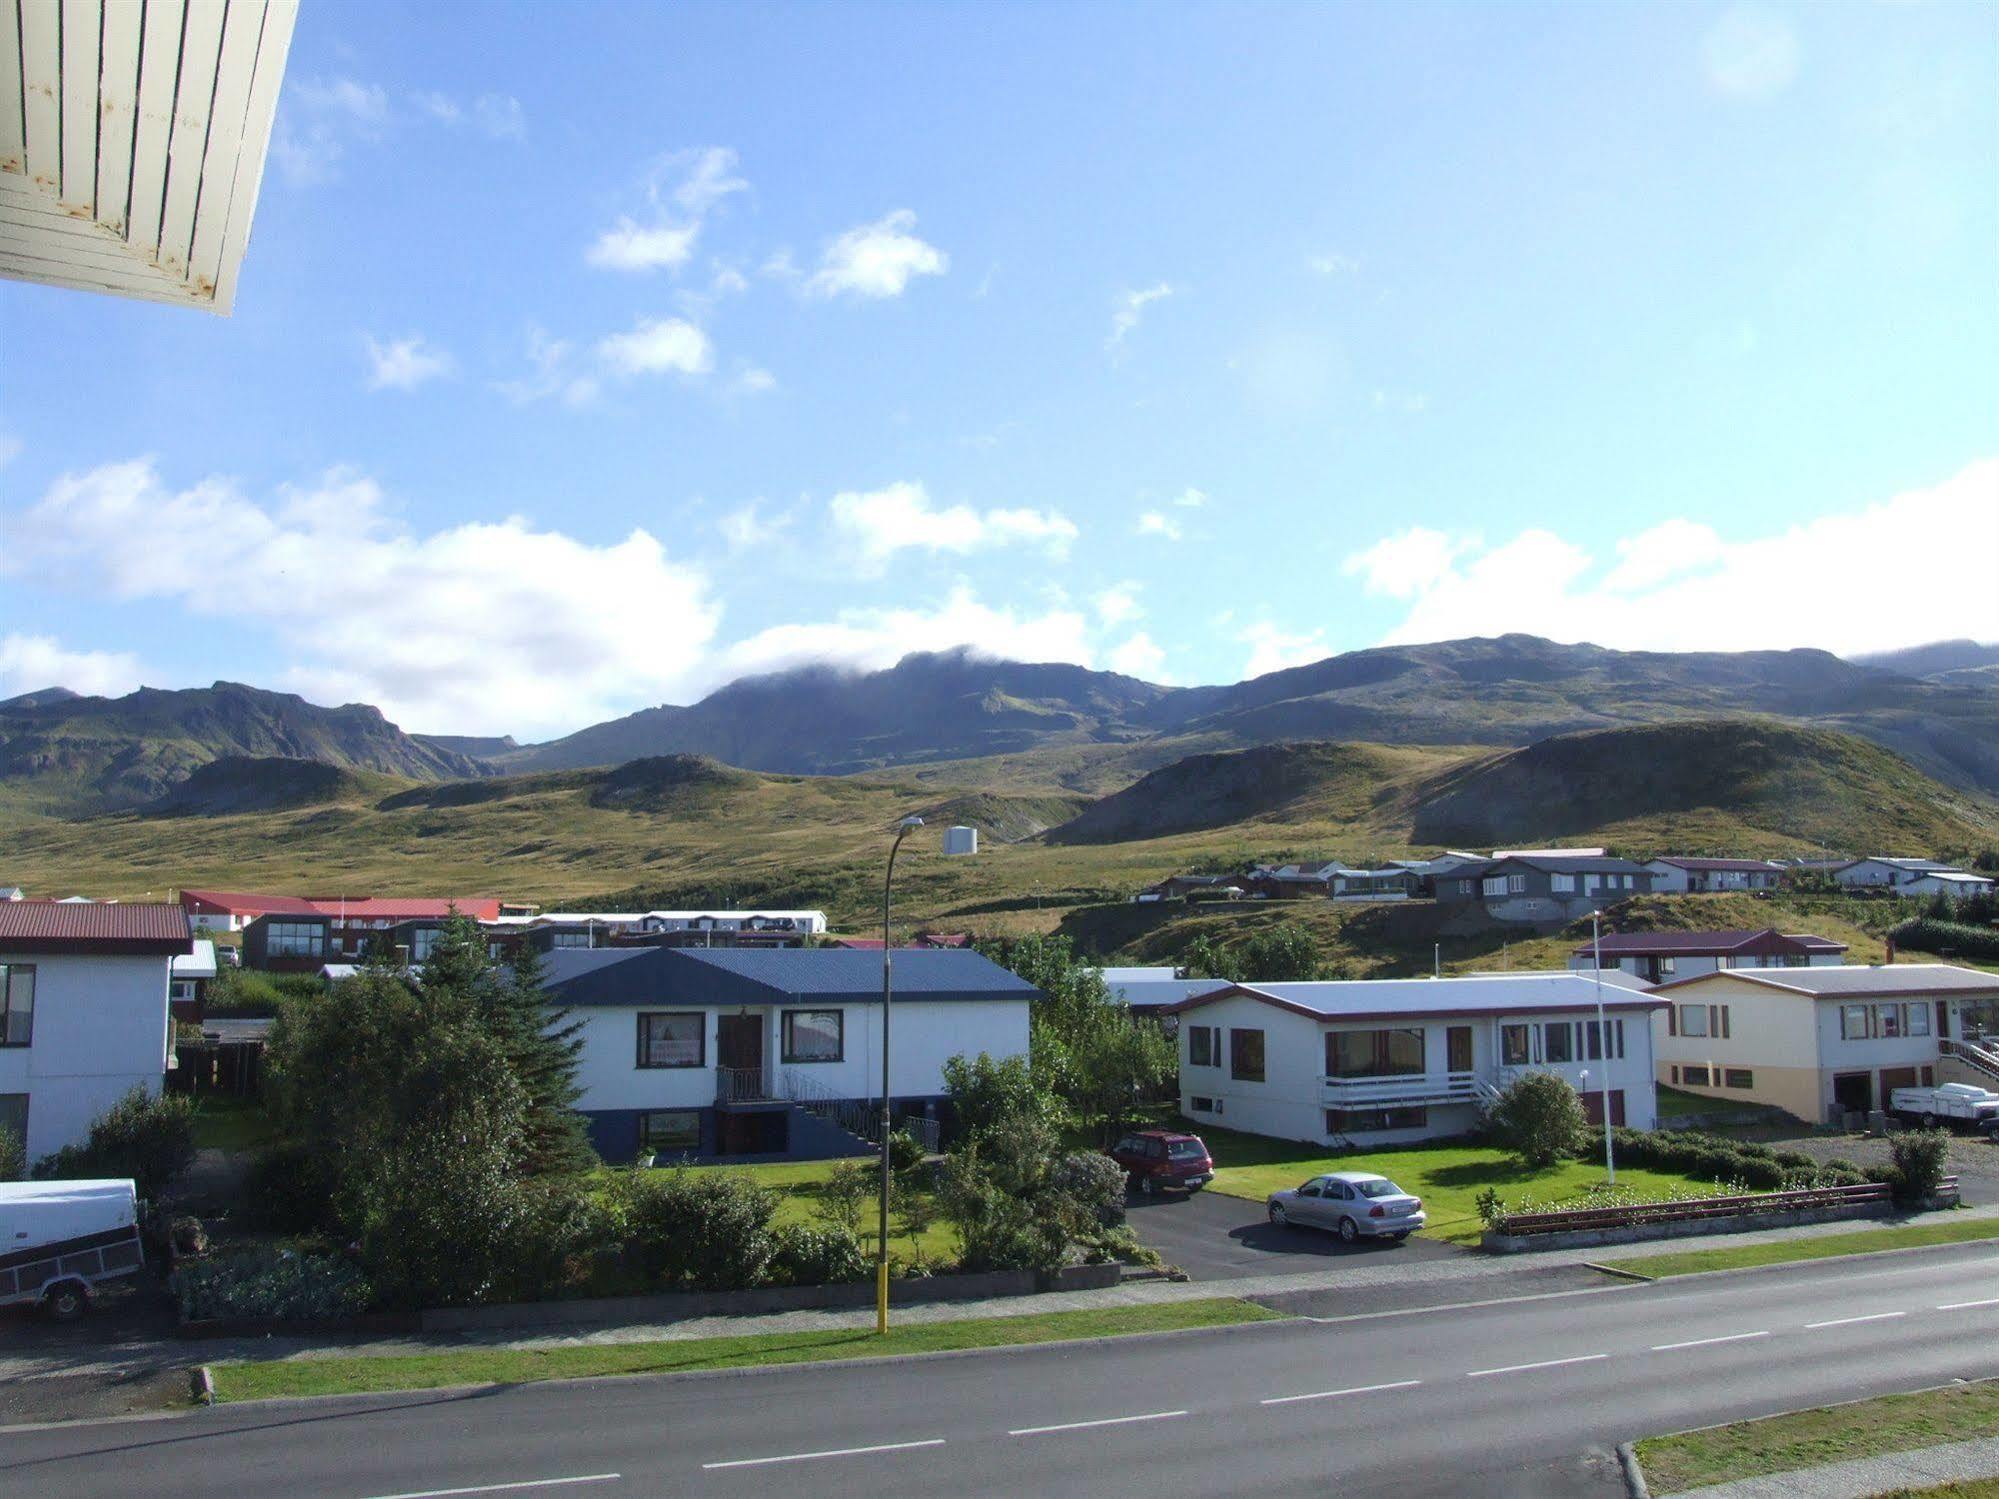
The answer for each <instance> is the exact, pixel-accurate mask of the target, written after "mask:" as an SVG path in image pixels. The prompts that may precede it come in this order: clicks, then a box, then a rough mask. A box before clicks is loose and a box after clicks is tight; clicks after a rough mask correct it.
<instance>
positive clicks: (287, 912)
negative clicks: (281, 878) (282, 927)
mask: <svg viewBox="0 0 1999 1499" xmlns="http://www.w3.org/2000/svg"><path fill="white" fill-rule="evenodd" d="M180 903H181V909H182V910H184V911H187V912H189V913H191V914H193V915H196V916H207V915H214V914H217V913H220V914H221V915H225V916H270V915H282V916H311V915H313V914H314V908H313V904H312V902H311V901H309V900H301V899H299V897H298V896H296V895H247V894H244V893H243V892H241V891H237V890H183V891H181V893H180Z"/></svg>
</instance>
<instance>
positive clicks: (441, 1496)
mask: <svg viewBox="0 0 1999 1499" xmlns="http://www.w3.org/2000/svg"><path fill="white" fill-rule="evenodd" d="M623 1476H624V1475H623V1474H620V1473H584V1474H580V1475H579V1476H577V1477H575V1478H523V1479H521V1480H520V1481H519V1482H517V1483H475V1484H473V1485H472V1486H471V1487H470V1488H464V1489H416V1490H414V1491H412V1492H410V1493H407V1494H377V1495H375V1496H374V1499H450V1496H451V1495H454V1494H504V1493H508V1492H510V1491H512V1490H515V1489H553V1488H560V1487H561V1486H563V1485H565V1484H572V1483H614V1482H616V1481H617V1480H618V1479H619V1478H621V1477H623Z"/></svg>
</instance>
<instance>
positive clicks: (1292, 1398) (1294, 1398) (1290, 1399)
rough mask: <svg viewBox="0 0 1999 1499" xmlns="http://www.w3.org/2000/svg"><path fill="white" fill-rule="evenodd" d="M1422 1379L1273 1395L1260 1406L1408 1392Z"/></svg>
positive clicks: (1259, 1402) (1259, 1403) (1260, 1402)
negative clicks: (1377, 1392)
mask: <svg viewBox="0 0 1999 1499" xmlns="http://www.w3.org/2000/svg"><path fill="white" fill-rule="evenodd" d="M1422 1382H1423V1381H1422V1380H1420V1379H1398V1380H1395V1381H1393V1382H1391V1383H1389V1384H1363V1385H1355V1386H1354V1387H1353V1388H1352V1389H1350V1390H1315V1391H1313V1392H1312V1393H1311V1394H1309V1395H1273V1396H1272V1397H1271V1398H1270V1399H1268V1400H1259V1401H1258V1402H1257V1404H1258V1405H1295V1404H1296V1403H1297V1402H1298V1401H1300V1400H1334V1399H1337V1398H1338V1397H1339V1396H1341V1395H1372V1394H1374V1393H1375V1392H1376V1391H1378V1390H1408V1389H1413V1388H1414V1387H1415V1386H1417V1385H1419V1384H1421V1383H1422Z"/></svg>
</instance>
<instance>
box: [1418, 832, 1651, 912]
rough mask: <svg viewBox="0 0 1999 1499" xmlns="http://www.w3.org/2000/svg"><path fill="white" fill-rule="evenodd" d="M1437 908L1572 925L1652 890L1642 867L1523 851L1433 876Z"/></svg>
mask: <svg viewBox="0 0 1999 1499" xmlns="http://www.w3.org/2000/svg"><path fill="white" fill-rule="evenodd" d="M1433 883H1434V885H1435V887H1436V895H1437V904H1438V905H1439V906H1440V907H1457V908H1459V909H1474V910H1483V912H1484V914H1485V915H1486V916H1487V917H1488V918H1490V919H1491V920H1493V921H1509V922H1510V921H1523V922H1558V921H1573V920H1575V919H1576V918H1577V917H1580V916H1587V915H1589V914H1590V912H1592V911H1600V910H1602V909H1603V908H1604V907H1605V906H1607V905H1611V904H1614V903H1615V902H1617V901H1620V900H1626V899H1629V898H1630V897H1631V896H1634V895H1646V894H1649V893H1650V892H1651V891H1652V890H1653V889H1655V888H1656V887H1657V883H1658V879H1657V876H1656V875H1654V874H1653V873H1652V871H1651V870H1650V869H1647V868H1646V867H1645V866H1644V865H1643V864H1635V863H1633V862H1632V861H1631V860H1629V859H1613V858H1609V857H1607V856H1605V855H1603V854H1601V853H1598V852H1591V851H1585V852H1582V853H1572V852H1563V851H1561V850H1556V849H1549V850H1528V851H1524V852H1520V853H1505V854H1495V855H1494V856H1493V857H1492V858H1490V859H1488V860H1486V861H1485V862H1484V863H1482V864H1464V865H1460V866H1459V867H1458V868H1456V869H1453V870H1450V871H1449V872H1448V873H1445V874H1440V875H1437V876H1436V877H1435V879H1434V881H1433Z"/></svg>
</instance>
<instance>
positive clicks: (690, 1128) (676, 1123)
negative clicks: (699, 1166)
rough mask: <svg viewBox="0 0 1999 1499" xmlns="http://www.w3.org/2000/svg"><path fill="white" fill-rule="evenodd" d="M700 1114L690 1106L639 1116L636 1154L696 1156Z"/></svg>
mask: <svg viewBox="0 0 1999 1499" xmlns="http://www.w3.org/2000/svg"><path fill="white" fill-rule="evenodd" d="M700 1150H701V1115H700V1114H699V1113H698V1112H696V1111H695V1110H693V1109H662V1110H659V1111H657V1112H655V1113H650V1114H641V1115H639V1154H640V1155H668V1156H674V1155H697V1154H699V1153H700Z"/></svg>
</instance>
